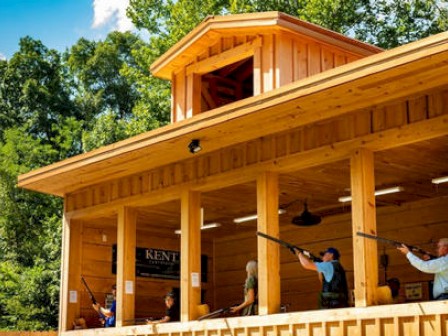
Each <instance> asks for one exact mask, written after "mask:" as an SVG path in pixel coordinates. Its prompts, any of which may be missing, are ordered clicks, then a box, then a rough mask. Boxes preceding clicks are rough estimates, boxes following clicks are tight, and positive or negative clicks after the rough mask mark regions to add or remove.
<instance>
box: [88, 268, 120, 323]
mask: <svg viewBox="0 0 448 336" xmlns="http://www.w3.org/2000/svg"><path fill="white" fill-rule="evenodd" d="M81 280H82V283H83V284H84V287H85V288H86V290H87V293H89V296H90V300H92V307H93V309H95V310H96V311H97V313H98V315H99V316H100V320H102V322H103V323H104V327H105V328H109V327H115V312H116V305H117V302H116V297H117V286H116V285H112V295H113V296H114V301H113V302H112V306H111V307H110V308H109V309H107V308H104V307H101V305H100V304H99V303H98V302H97V300H96V299H95V296H94V295H93V293H92V291H91V290H90V288H89V286H88V285H87V282H86V280H85V279H84V277H83V276H81Z"/></svg>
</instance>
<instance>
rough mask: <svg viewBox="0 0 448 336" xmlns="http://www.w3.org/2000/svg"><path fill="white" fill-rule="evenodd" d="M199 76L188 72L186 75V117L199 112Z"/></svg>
mask: <svg viewBox="0 0 448 336" xmlns="http://www.w3.org/2000/svg"><path fill="white" fill-rule="evenodd" d="M201 88H202V84H201V76H199V75H197V74H194V73H192V74H189V75H188V77H187V85H186V87H185V90H186V97H185V100H186V107H185V109H186V113H185V116H186V118H191V117H192V116H194V115H197V114H199V113H201Z"/></svg>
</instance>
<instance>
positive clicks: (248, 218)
mask: <svg viewBox="0 0 448 336" xmlns="http://www.w3.org/2000/svg"><path fill="white" fill-rule="evenodd" d="M284 213H286V210H285V209H278V214H279V215H282V214H284ZM257 218H258V215H257V214H255V215H249V216H244V217H238V218H235V219H234V220H233V222H234V223H236V224H240V223H243V222H250V221H252V220H255V219H257Z"/></svg>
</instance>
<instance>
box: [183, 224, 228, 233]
mask: <svg viewBox="0 0 448 336" xmlns="http://www.w3.org/2000/svg"><path fill="white" fill-rule="evenodd" d="M220 226H221V223H209V224H205V225H202V226H201V230H207V229H213V228H217V227H220ZM174 233H175V234H180V230H176V231H174Z"/></svg>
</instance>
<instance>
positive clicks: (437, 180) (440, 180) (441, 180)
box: [431, 176, 448, 184]
mask: <svg viewBox="0 0 448 336" xmlns="http://www.w3.org/2000/svg"><path fill="white" fill-rule="evenodd" d="M431 182H432V183H434V184H440V183H446V182H448V176H444V177H438V178H434V179H432V180H431Z"/></svg>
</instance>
